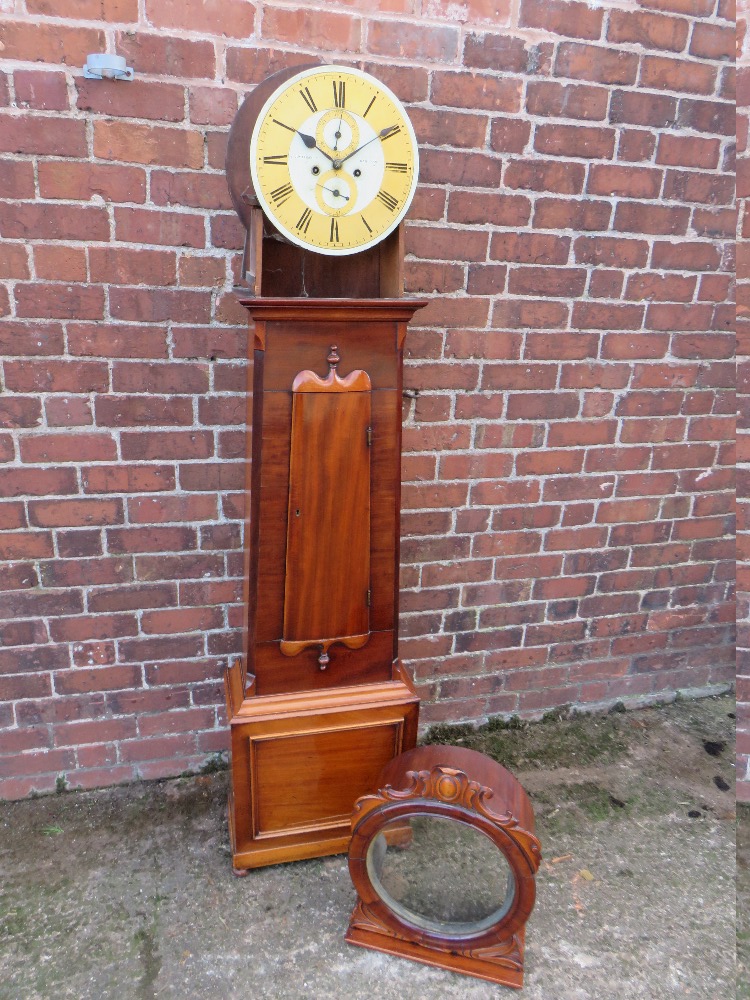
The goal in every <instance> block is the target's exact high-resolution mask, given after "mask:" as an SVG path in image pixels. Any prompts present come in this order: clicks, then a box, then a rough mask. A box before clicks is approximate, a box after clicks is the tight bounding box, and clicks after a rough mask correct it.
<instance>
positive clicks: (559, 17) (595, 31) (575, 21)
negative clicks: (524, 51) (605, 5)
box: [518, 0, 604, 40]
mask: <svg viewBox="0 0 750 1000" xmlns="http://www.w3.org/2000/svg"><path fill="white" fill-rule="evenodd" d="M603 18H604V11H603V10H596V9H593V10H592V8H591V7H590V6H589V5H588V4H585V3H578V2H576V0H521V14H520V19H519V22H518V23H519V25H520V26H521V27H526V28H539V29H541V30H543V31H547V32H550V33H551V34H553V35H563V36H567V37H569V38H587V39H591V40H596V39H597V38H599V37H600V36H601V33H602V21H603Z"/></svg>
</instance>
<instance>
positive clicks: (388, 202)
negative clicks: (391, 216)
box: [378, 191, 398, 212]
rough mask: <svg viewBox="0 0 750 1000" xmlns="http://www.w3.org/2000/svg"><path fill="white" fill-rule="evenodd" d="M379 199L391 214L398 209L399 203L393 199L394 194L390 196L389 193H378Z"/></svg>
mask: <svg viewBox="0 0 750 1000" xmlns="http://www.w3.org/2000/svg"><path fill="white" fill-rule="evenodd" d="M378 198H379V200H380V201H382V202H383V204H384V205H385V207H386V208H387V209H388V211H389V212H392V211H393V210H394V209H395V208H397V207H398V201H397V200H396V199H395V198H394V197H393V195H392V194H388V192H387V191H378Z"/></svg>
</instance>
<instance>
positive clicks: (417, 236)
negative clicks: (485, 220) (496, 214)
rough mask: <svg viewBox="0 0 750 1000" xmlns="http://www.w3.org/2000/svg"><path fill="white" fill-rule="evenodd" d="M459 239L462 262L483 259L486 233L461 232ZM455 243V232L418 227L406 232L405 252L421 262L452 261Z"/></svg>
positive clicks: (485, 251)
mask: <svg viewBox="0 0 750 1000" xmlns="http://www.w3.org/2000/svg"><path fill="white" fill-rule="evenodd" d="M460 239H461V256H462V259H463V260H484V259H485V256H486V253H487V234H486V233H484V232H466V231H462V232H461V234H460ZM455 241H456V231H453V230H450V229H445V228H437V227H435V228H433V227H428V226H420V227H419V228H413V229H411V230H410V231H409V232H407V252H410V253H413V254H414V255H415V256H417V257H420V258H421V259H422V260H428V259H430V260H453V256H454V251H455ZM420 318H423V317H420Z"/></svg>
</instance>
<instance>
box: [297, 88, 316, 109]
mask: <svg viewBox="0 0 750 1000" xmlns="http://www.w3.org/2000/svg"><path fill="white" fill-rule="evenodd" d="M300 94H301V95H302V100H303V101H304V102H305V104H306V105H307V106H308V108H309V109H310V110H311V111H317V110H318V105H317V104H316V103H315V101H314V100H313V96H312V94H311V93H310V89H309V87H303V89H302V90H300Z"/></svg>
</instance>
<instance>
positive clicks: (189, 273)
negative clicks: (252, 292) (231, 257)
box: [179, 255, 227, 287]
mask: <svg viewBox="0 0 750 1000" xmlns="http://www.w3.org/2000/svg"><path fill="white" fill-rule="evenodd" d="M226 278H227V267H226V261H225V259H224V258H223V257H197V256H196V257H189V256H187V255H183V256H181V257H180V261H179V283H180V285H195V286H197V287H205V286H207V285H217V286H221V285H224V284H225V282H226Z"/></svg>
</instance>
